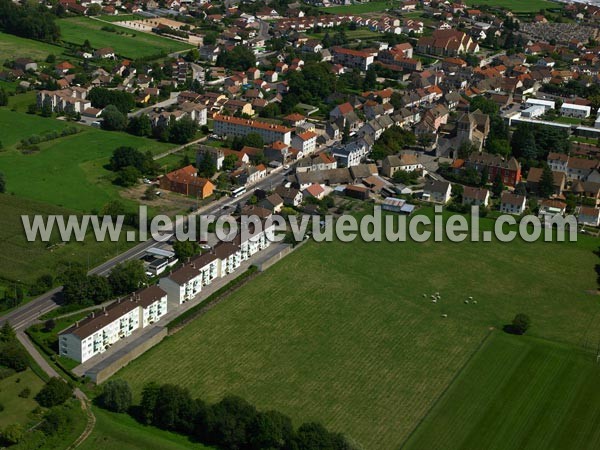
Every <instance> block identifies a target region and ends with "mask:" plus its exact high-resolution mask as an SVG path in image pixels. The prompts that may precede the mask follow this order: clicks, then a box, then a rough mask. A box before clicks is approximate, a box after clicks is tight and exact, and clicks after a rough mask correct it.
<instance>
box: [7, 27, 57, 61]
mask: <svg viewBox="0 0 600 450" xmlns="http://www.w3.org/2000/svg"><path fill="white" fill-rule="evenodd" d="M63 51H64V49H63V48H62V47H59V46H57V45H52V44H47V43H45V42H40V41H34V40H33V39H25V38H21V37H18V36H14V35H12V34H7V33H0V61H4V60H5V59H10V60H12V59H15V58H31V59H33V60H35V61H44V60H45V59H46V57H47V56H48V55H50V54H53V55H56V56H58V55H62V53H63Z"/></svg>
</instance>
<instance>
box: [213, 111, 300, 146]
mask: <svg viewBox="0 0 600 450" xmlns="http://www.w3.org/2000/svg"><path fill="white" fill-rule="evenodd" d="M293 131H294V130H293V129H292V128H288V127H284V126H283V125H276V124H273V123H268V122H261V121H259V120H249V119H242V118H239V117H232V116H223V115H221V114H215V115H214V132H215V134H217V135H219V136H230V137H236V136H238V137H244V136H246V135H248V134H250V133H257V134H259V135H260V136H261V137H262V138H263V140H264V142H265V144H272V143H273V142H276V141H281V142H283V143H284V144H286V145H290V144H291V142H292V132H293Z"/></svg>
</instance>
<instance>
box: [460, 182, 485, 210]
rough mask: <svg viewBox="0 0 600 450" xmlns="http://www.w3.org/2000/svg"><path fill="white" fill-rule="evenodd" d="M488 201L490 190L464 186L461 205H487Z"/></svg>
mask: <svg viewBox="0 0 600 450" xmlns="http://www.w3.org/2000/svg"><path fill="white" fill-rule="evenodd" d="M489 201H490V191H488V190H487V189H484V188H474V187H470V186H465V188H464V190H463V201H462V204H463V205H471V206H482V205H483V206H487V205H488V203H489Z"/></svg>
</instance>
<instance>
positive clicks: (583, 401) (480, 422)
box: [406, 333, 600, 450]
mask: <svg viewBox="0 0 600 450" xmlns="http://www.w3.org/2000/svg"><path fill="white" fill-rule="evenodd" d="M599 376H600V365H598V364H596V363H595V356H594V355H591V354H582V353H579V352H577V351H573V349H572V348H570V347H564V346H559V345H556V344H553V343H548V342H544V341H540V340H537V339H532V338H526V337H516V336H509V335H506V334H501V333H494V334H493V335H492V337H491V338H490V339H489V341H488V342H486V344H485V345H484V347H483V348H482V350H481V351H480V352H478V353H477V355H476V356H475V357H474V358H473V360H472V361H471V362H470V363H469V364H468V365H467V367H466V368H465V370H464V371H463V372H462V373H461V374H460V376H459V377H458V379H457V380H456V381H455V382H454V383H453V384H452V386H451V387H450V389H449V390H448V392H447V393H446V395H444V396H443V398H442V400H441V401H440V402H439V404H437V405H436V407H435V408H434V409H433V410H432V412H431V413H430V414H429V415H427V417H426V419H425V420H424V421H423V423H422V425H421V426H420V427H419V428H417V430H416V432H415V434H414V435H413V436H412V437H411V439H410V440H409V441H408V443H407V445H406V448H407V449H409V450H410V449H415V450H417V449H424V448H429V449H438V448H444V449H448V450H452V449H456V450H458V449H471V448H473V449H474V448H485V449H488V450H495V449H497V450H511V449H514V450H525V449H532V450H533V449H539V450H547V449H563V448H577V449H582V450H583V449H590V450H591V449H596V448H599V447H600V428H598V420H599V419H600V407H599V406H598V405H600V391H599V390H598V384H597V381H598V377H599Z"/></svg>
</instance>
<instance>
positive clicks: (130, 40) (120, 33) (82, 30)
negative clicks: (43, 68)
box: [57, 17, 192, 59]
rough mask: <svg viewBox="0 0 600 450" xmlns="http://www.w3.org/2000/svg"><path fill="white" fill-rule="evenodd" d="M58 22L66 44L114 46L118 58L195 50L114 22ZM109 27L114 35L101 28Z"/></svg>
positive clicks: (78, 19)
mask: <svg viewBox="0 0 600 450" xmlns="http://www.w3.org/2000/svg"><path fill="white" fill-rule="evenodd" d="M57 23H58V24H59V26H60V30H61V35H62V39H63V41H65V42H69V43H72V44H76V45H81V44H83V42H84V41H85V40H86V39H87V40H89V41H90V44H91V46H92V47H93V48H103V47H112V48H113V49H114V50H115V52H116V53H117V54H118V55H119V56H121V57H125V58H132V59H139V58H151V57H158V56H163V55H166V54H168V53H172V52H175V51H179V50H186V49H189V48H192V46H191V45H188V44H186V43H183V42H179V41H175V40H173V39H168V38H163V37H160V36H157V35H154V34H150V33H143V32H141V31H134V30H130V29H128V28H124V27H120V26H118V25H117V24H115V23H107V22H102V21H100V20H94V19H90V18H87V17H75V18H67V19H60V20H58V21H57ZM106 26H109V27H113V28H114V29H115V32H111V31H105V30H103V29H102V27H106Z"/></svg>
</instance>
